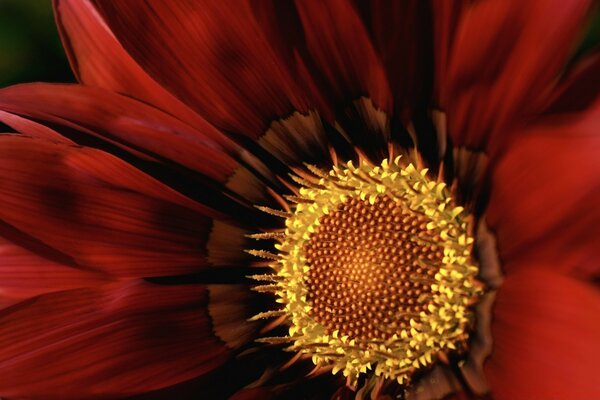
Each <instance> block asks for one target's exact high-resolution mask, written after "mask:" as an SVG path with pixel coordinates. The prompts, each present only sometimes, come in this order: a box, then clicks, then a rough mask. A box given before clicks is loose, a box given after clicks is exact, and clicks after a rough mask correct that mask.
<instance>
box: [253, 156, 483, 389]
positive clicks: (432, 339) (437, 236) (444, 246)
mask: <svg viewBox="0 0 600 400" xmlns="http://www.w3.org/2000/svg"><path fill="white" fill-rule="evenodd" d="M307 168H308V170H309V171H310V172H311V173H312V175H309V174H308V173H304V174H302V177H298V176H296V177H295V178H294V180H295V181H296V182H298V183H299V184H300V185H301V187H300V188H299V189H298V193H299V195H298V196H296V197H295V200H296V201H295V204H294V207H293V209H292V211H293V213H291V214H289V213H287V212H285V213H284V212H279V211H276V210H271V209H265V212H269V213H270V214H274V215H279V216H281V217H283V218H285V231H284V234H283V236H281V237H278V241H279V243H278V244H277V245H276V249H277V254H274V253H270V252H265V251H253V250H251V251H249V252H250V253H251V254H254V255H256V256H258V257H263V258H268V259H271V260H273V261H272V263H271V264H270V265H271V267H272V268H273V269H274V271H275V274H274V275H275V276H277V279H273V280H272V281H273V282H274V283H272V284H269V285H263V286H259V287H257V289H258V290H260V291H273V292H274V293H275V295H276V297H277V302H278V303H281V304H282V305H283V308H282V309H281V310H277V311H274V312H272V315H273V316H280V315H286V316H287V318H288V322H289V341H290V342H291V343H292V344H291V346H290V347H289V349H290V350H292V351H296V352H299V353H303V354H306V355H308V356H310V357H311V358H312V360H313V362H314V363H315V364H316V365H318V366H331V367H332V372H333V373H334V374H336V373H338V372H342V373H343V375H344V376H346V377H348V378H349V379H350V380H351V381H355V380H356V379H357V378H358V376H359V375H360V374H363V373H366V372H367V371H371V370H372V371H373V373H374V374H375V375H377V376H383V377H386V378H390V379H396V380H397V381H398V382H399V383H406V382H408V381H410V378H411V376H412V375H413V373H414V372H415V371H416V370H419V369H421V368H424V367H428V366H430V365H432V364H433V363H435V362H436V361H437V360H438V359H439V357H442V358H444V357H445V353H447V352H451V351H454V350H456V349H461V348H463V347H465V345H466V341H467V339H468V333H469V328H470V325H471V323H472V320H473V312H472V310H471V307H472V304H473V303H474V302H476V300H477V299H478V297H479V296H480V294H481V292H482V289H481V285H480V284H478V282H477V281H476V279H475V276H476V274H477V267H476V266H475V265H474V264H473V263H472V261H471V248H472V244H473V238H472V236H471V235H470V233H469V231H468V228H469V226H468V223H469V221H470V217H469V216H466V215H465V212H464V209H463V208H462V207H457V206H455V205H454V202H453V199H452V198H451V197H450V193H449V191H448V189H447V188H446V185H445V184H444V183H438V182H435V181H431V180H430V179H429V178H428V177H427V170H426V169H419V168H418V167H415V164H414V163H411V162H408V163H404V162H403V160H402V159H401V158H400V157H397V158H396V159H395V160H394V161H393V162H390V161H388V160H384V161H383V162H382V163H381V165H379V166H373V165H370V164H369V163H367V162H366V161H361V162H360V165H359V166H355V165H354V164H353V163H352V162H348V163H347V164H346V166H345V167H333V169H332V170H331V171H329V172H326V171H322V170H320V169H318V168H316V167H314V166H307ZM256 238H257V239H258V238H261V236H256ZM265 238H266V237H265ZM261 280H264V278H262V279H261ZM270 315H271V314H269V313H262V314H260V315H259V316H257V318H263V317H265V318H266V317H268V316H270ZM440 355H441V356H440Z"/></svg>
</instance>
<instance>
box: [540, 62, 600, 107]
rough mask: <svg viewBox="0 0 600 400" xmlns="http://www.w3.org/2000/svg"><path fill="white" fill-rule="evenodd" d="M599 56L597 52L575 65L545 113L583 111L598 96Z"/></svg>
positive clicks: (599, 92)
mask: <svg viewBox="0 0 600 400" xmlns="http://www.w3.org/2000/svg"><path fill="white" fill-rule="evenodd" d="M598 76H600V54H598V52H595V53H593V54H592V55H590V56H588V57H586V58H585V59H583V60H581V61H580V62H578V63H577V65H576V66H575V67H574V68H573V70H572V71H570V73H569V75H568V76H567V77H566V79H564V80H563V82H561V84H560V85H559V87H558V88H557V90H556V93H555V98H554V99H552V101H551V104H550V106H549V107H548V108H547V109H546V110H544V112H545V113H548V114H551V113H561V112H562V113H564V112H576V111H585V109H586V108H588V107H593V104H594V102H596V101H598V97H599V96H600V79H598Z"/></svg>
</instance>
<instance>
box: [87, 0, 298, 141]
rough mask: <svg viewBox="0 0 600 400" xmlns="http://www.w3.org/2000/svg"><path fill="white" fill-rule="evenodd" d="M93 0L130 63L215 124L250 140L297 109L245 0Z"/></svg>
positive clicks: (293, 91) (294, 91) (290, 84)
mask: <svg viewBox="0 0 600 400" xmlns="http://www.w3.org/2000/svg"><path fill="white" fill-rule="evenodd" d="M97 3H98V5H99V9H100V11H101V13H102V14H103V16H104V18H105V20H106V21H107V23H108V25H109V27H110V28H111V29H112V30H113V32H114V33H115V35H116V36H117V38H118V39H119V40H120V41H121V43H122V45H123V46H124V47H125V48H126V49H127V50H128V51H129V52H130V54H131V55H133V57H134V58H135V60H136V61H138V62H139V64H140V65H141V66H142V67H143V68H144V69H145V70H146V71H148V72H149V73H150V74H151V75H152V77H154V78H155V79H156V80H157V81H158V82H160V83H161V84H163V85H165V87H166V88H168V89H169V90H170V91H171V92H172V93H174V94H175V95H176V96H177V97H178V98H179V99H181V100H182V101H184V102H185V103H186V104H188V105H189V106H191V107H192V108H194V109H195V110H196V111H198V112H199V113H200V114H201V115H202V116H204V117H205V118H206V119H207V120H208V121H209V122H211V123H212V124H214V125H215V126H217V127H219V128H221V129H223V130H226V131H233V132H236V133H244V134H248V135H251V136H253V137H256V136H258V135H260V134H261V133H262V132H263V131H264V130H265V129H266V128H267V126H268V123H269V121H271V120H272V119H274V117H276V116H283V115H287V114H289V113H290V112H291V111H292V110H294V109H299V110H302V109H303V108H304V107H302V103H303V102H302V99H301V96H300V93H301V90H299V87H298V86H297V84H296V82H295V81H294V79H293V77H292V76H291V75H290V73H289V71H287V70H286V68H285V67H284V66H283V63H282V62H280V61H279V60H278V58H277V56H276V54H275V52H274V50H273V48H272V46H271V44H270V43H269V41H268V38H267V37H265V35H264V33H263V32H262V30H261V29H260V26H259V25H258V23H257V22H256V20H255V18H254V16H253V13H252V8H251V6H250V4H249V2H240V3H237V4H236V6H235V7H231V6H230V5H229V4H227V3H224V2H222V1H218V0H217V1H203V2H196V1H185V2H175V3H174V2H171V1H166V0H162V1H155V2H152V3H148V2H145V1H141V0H132V1H127V2H113V1H104V0H97Z"/></svg>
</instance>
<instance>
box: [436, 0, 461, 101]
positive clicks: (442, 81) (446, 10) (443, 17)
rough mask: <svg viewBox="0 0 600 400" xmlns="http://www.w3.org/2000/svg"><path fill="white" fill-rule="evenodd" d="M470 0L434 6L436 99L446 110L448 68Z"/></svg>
mask: <svg viewBox="0 0 600 400" xmlns="http://www.w3.org/2000/svg"><path fill="white" fill-rule="evenodd" d="M468 1H469V0H456V1H439V2H436V3H435V4H434V7H433V45H434V57H435V65H434V68H435V74H434V93H435V94H434V101H435V102H436V103H437V105H438V106H441V108H442V109H444V110H446V108H447V104H448V102H449V101H451V99H447V98H446V91H447V86H448V85H447V82H446V80H447V70H448V64H449V62H450V60H449V58H450V52H451V49H452V45H453V43H454V38H455V36H456V29H457V27H458V23H459V20H460V17H461V16H462V13H463V12H464V11H465V9H466V8H467V6H468Z"/></svg>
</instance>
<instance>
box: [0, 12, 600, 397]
mask: <svg viewBox="0 0 600 400" xmlns="http://www.w3.org/2000/svg"><path fill="white" fill-rule="evenodd" d="M53 4H54V9H55V15H56V21H57V24H58V29H59V32H60V34H61V37H62V40H63V44H64V47H65V50H66V52H67V55H68V57H69V60H70V63H71V66H72V68H73V70H74V73H75V75H76V77H77V79H78V81H79V84H43V83H38V84H24V85H17V86H12V87H8V88H4V89H0V122H2V124H3V126H5V127H6V126H7V127H8V128H10V129H11V130H12V131H14V133H6V134H1V135H0V177H1V178H0V204H1V207H0V397H2V398H4V397H6V398H8V399H13V398H14V399H50V400H53V399H73V400H79V399H88V398H89V399H122V398H137V399H140V400H142V399H164V398H178V399H179V398H182V399H185V398H189V399H196V398H199V397H202V398H204V397H207V398H211V397H214V398H224V397H230V396H231V395H233V398H234V399H252V398H264V399H269V398H294V396H295V397H298V398H311V399H312V398H315V399H319V398H329V397H332V396H334V397H335V398H338V397H339V398H344V399H346V398H347V399H351V398H357V399H361V398H366V397H372V398H375V397H377V396H378V395H380V397H378V398H380V399H388V398H391V397H392V393H393V394H394V395H393V396H396V394H400V393H402V394H404V395H406V397H407V398H413V397H414V398H416V399H427V398H428V397H439V396H443V395H446V394H447V393H450V392H452V391H456V390H460V389H465V390H466V391H467V392H468V391H469V388H468V386H469V385H470V384H472V382H473V381H472V379H471V377H470V376H467V375H466V373H465V376H463V377H462V378H460V377H459V376H458V375H456V374H455V373H456V372H457V371H459V370H460V367H459V366H460V365H461V364H460V362H459V361H460V357H463V355H462V354H460V355H459V354H455V353H452V352H450V353H449V354H448V355H446V357H445V358H447V359H448V363H449V365H447V366H446V365H445V366H443V367H440V366H439V365H436V366H434V367H433V368H431V370H430V371H431V372H432V373H431V374H420V372H422V371H419V374H420V375H418V376H417V375H415V377H416V378H417V379H416V380H415V381H414V382H419V379H421V381H420V383H417V384H415V385H414V386H412V388H409V389H408V390H405V389H406V388H405V387H401V386H400V385H397V384H396V383H395V381H394V382H391V381H386V382H384V381H379V382H377V383H375V381H369V382H368V383H367V384H365V386H364V387H359V388H356V389H357V390H355V389H353V388H350V387H348V386H346V383H345V378H344V377H342V376H341V374H339V375H336V376H335V377H332V375H331V373H330V372H331V371H330V370H328V369H327V368H321V367H316V368H315V365H314V364H313V363H312V361H311V360H310V357H306V359H304V358H305V357H302V355H301V354H300V353H297V354H290V353H289V352H284V351H281V347H278V346H274V345H266V344H258V343H256V342H255V339H256V337H257V336H285V335H286V334H288V332H289V329H288V327H287V326H286V322H285V318H286V316H285V315H283V316H281V315H280V314H278V312H277V311H276V312H275V313H273V315H275V316H276V317H277V318H276V319H275V320H268V322H266V323H263V321H254V320H252V321H250V320H249V319H250V318H251V317H252V316H253V315H256V314H257V313H259V312H265V311H268V310H276V309H277V308H278V307H277V304H276V303H275V302H274V301H273V300H274V299H273V297H272V296H263V295H262V294H260V295H259V294H257V293H256V292H254V291H251V290H250V286H253V285H255V284H256V282H255V281H254V280H251V279H249V276H250V275H253V274H265V273H267V272H269V271H270V270H267V268H265V267H266V266H272V262H271V260H270V258H274V257H275V259H277V257H276V256H273V255H272V254H271V253H269V252H267V251H266V250H269V251H276V250H272V246H271V245H272V243H268V242H265V241H256V240H254V238H257V237H260V238H261V239H265V238H267V239H269V240H272V241H275V240H273V239H277V240H278V239H280V237H281V235H285V234H284V233H282V232H284V230H285V226H286V222H284V220H283V219H282V217H284V218H286V217H287V216H288V214H287V213H288V212H290V211H293V204H292V203H294V202H297V201H306V200H305V199H300V198H298V197H296V196H294V195H297V194H298V191H299V189H298V185H300V186H310V185H314V186H317V185H319V183H318V182H316V181H317V180H315V182H312V183H310V185H309V184H306V185H305V184H303V183H302V179H301V178H298V179H296V181H297V182H296V183H294V182H293V181H294V179H293V177H290V173H291V172H298V171H299V172H298V174H299V175H302V171H304V170H305V169H304V167H303V166H302V165H303V163H310V164H314V165H318V166H323V167H324V170H325V171H327V170H329V169H330V168H331V167H332V165H333V166H337V165H341V163H342V162H344V163H345V162H348V161H349V160H351V161H359V160H365V159H369V158H372V160H371V161H373V162H375V163H379V162H380V161H381V160H383V159H387V158H388V157H389V158H390V159H391V158H392V156H393V155H397V154H407V153H410V154H411V157H412V156H414V159H415V160H416V161H415V162H416V163H417V164H419V167H429V169H430V172H429V174H430V175H431V176H436V177H437V178H438V181H444V182H445V183H447V184H448V187H449V188H450V190H451V191H452V195H453V196H455V197H453V198H454V200H455V201H456V202H457V203H459V205H462V206H464V208H465V209H466V210H465V211H466V212H467V213H469V214H470V216H472V217H473V223H474V224H475V225H474V226H480V227H482V226H485V232H486V235H487V237H484V234H483V233H482V231H483V229H481V230H479V231H477V230H476V233H477V235H479V236H478V237H476V238H475V239H476V240H475V243H476V244H475V248H474V250H473V254H474V256H475V258H477V260H476V261H477V262H481V266H482V268H485V267H489V265H484V264H485V263H486V262H488V261H489V260H492V261H491V263H493V264H494V265H493V266H494V267H495V269H498V270H499V269H502V272H503V273H504V277H500V276H499V274H495V273H496V272H497V271H495V270H494V271H493V272H490V270H486V271H484V273H482V274H481V276H480V277H481V279H482V280H483V281H486V279H487V278H489V279H490V281H491V280H492V276H493V282H490V281H486V282H485V283H486V284H488V288H487V290H489V291H490V292H488V293H486V296H485V297H486V299H487V300H489V303H484V302H482V303H480V305H481V304H491V299H493V298H494V296H495V298H496V300H495V303H494V305H493V307H491V308H492V311H491V313H492V314H491V315H489V314H488V315H485V318H480V319H478V320H477V321H476V322H477V324H475V325H476V326H477V328H476V329H477V332H475V333H477V334H479V333H481V335H486V336H485V338H483V339H482V336H478V335H477V334H473V335H472V336H470V337H471V338H476V339H475V340H474V341H477V340H480V341H482V342H483V341H485V344H486V345H487V344H489V343H490V342H492V343H493V345H492V346H493V347H492V350H491V355H490V356H489V358H488V359H487V360H486V361H485V364H484V366H483V367H482V366H481V365H478V366H477V370H480V369H481V370H482V373H485V380H487V382H486V383H485V385H487V384H488V383H489V387H490V388H491V396H492V397H493V398H494V399H496V398H497V399H500V400H503V399H507V400H508V399H520V398H556V399H571V398H600V392H599V389H598V384H597V379H596V377H595V374H597V372H596V371H597V370H598V368H597V367H596V364H597V362H598V360H600V347H599V346H598V337H600V324H599V321H598V318H597V316H598V315H600V294H599V292H598V287H597V285H594V283H593V282H596V281H597V280H598V278H599V277H600V269H599V267H598V259H600V250H599V249H600V241H599V239H600V238H599V236H598V226H600V208H599V207H598V204H600V156H599V155H600V140H599V136H598V131H599V130H600V114H599V110H600V107H599V106H600V103H599V102H598V91H597V88H598V83H597V81H598V80H597V73H598V72H599V67H600V62H599V61H598V60H599V57H598V54H597V52H596V53H594V52H590V54H586V55H585V57H581V59H577V60H575V61H573V60H572V58H571V57H572V55H573V53H574V51H575V48H576V45H577V42H578V40H579V39H581V34H582V31H583V27H584V26H585V24H586V23H587V21H588V19H589V15H590V10H592V8H593V2H592V0H530V1H527V2H522V1H517V0H481V1H469V0H464V1H462V0H460V1H447V2H446V1H439V2H438V1H419V0H414V1H413V0H407V1H393V0H390V1H388V0H373V1H372V2H361V1H353V0H330V1H327V2H320V1H317V0H314V1H313V0H297V1H289V2H282V1H270V0H264V1H262V0H261V1H238V2H236V3H235V4H231V3H230V2H227V1H221V0H202V1H198V0H177V1H172V0H153V1H144V0H127V1H112V0H53ZM569 62H572V63H571V64H569ZM420 164H423V165H420ZM306 168H308V169H311V166H309V165H306ZM313 170H314V169H313ZM436 171H439V174H438V175H436ZM315 174H317V173H316V172H315ZM317 175H318V174H317ZM455 178H456V179H455ZM392 179H394V178H392ZM364 180H365V182H367V183H370V178H369V177H368V176H367V175H366V174H365V175H364ZM457 181H460V182H459V183H457ZM340 185H341V186H342V184H340ZM341 186H340V187H341ZM340 190H341V189H340ZM377 190H379V188H378V187H377ZM257 205H258V206H261V205H268V206H270V207H271V206H273V205H274V206H273V207H272V208H273V209H268V208H263V209H264V210H266V211H268V212H263V210H262V209H261V210H259V208H261V207H258V208H257V207H256V206H257ZM309 207H310V206H309ZM274 208H277V210H275V209H274ZM280 209H283V210H282V211H281V210H280ZM378 212H379V211H378ZM269 213H270V215H269ZM480 218H481V219H480ZM483 218H485V220H483ZM287 222H289V220H288V221H287ZM311 227H312V226H311ZM488 228H489V229H488ZM415 229H416V228H415ZM308 231H309V232H310V229H309V230H308ZM256 233H260V234H261V235H259V236H253V235H250V234H256ZM461 239H462V238H461ZM484 242H485V243H487V244H486V245H485V248H484V247H483V246H484V245H483V244H481V243H484ZM480 244H481V246H482V247H481V248H479V247H477V246H480ZM496 247H497V249H496ZM251 248H254V249H257V250H259V251H258V252H256V254H259V255H263V256H265V258H266V261H265V260H262V259H261V260H259V259H257V258H256V257H251V256H250V254H247V253H246V252H244V250H245V249H251ZM276 249H278V248H277V247H276ZM260 250H264V251H262V252H261V251H260ZM415 250H417V249H416V248H415ZM496 250H497V252H498V257H497V256H496ZM277 251H279V250H277ZM250 253H252V252H250ZM325 254H326V253H325ZM415 254H417V253H416V252H415ZM500 264H501V265H500ZM306 268H308V266H306ZM429 272H430V271H427V273H429ZM263 278H264V276H263ZM269 279H271V280H273V281H275V282H277V279H278V278H273V277H270V278H265V280H266V283H267V285H266V286H263V287H261V288H260V289H259V290H265V291H268V290H270V287H269V286H268V283H269V282H268V280H269ZM465 286H466V285H465ZM491 288H493V290H492V289H491ZM417 294H418V293H417ZM412 300H413V299H411V301H412ZM419 301H421V300H419ZM409 304H412V303H409ZM263 315H264V314H263ZM478 315H479V316H480V317H481V314H478ZM488 319H489V320H490V321H491V333H492V336H493V337H492V338H489V335H487V331H488V330H489V329H488V328H487V325H486V326H485V327H483V328H482V325H485V324H484V322H483V321H487V320H488ZM412 322H413V321H412V320H411V326H412ZM300 328H302V327H300ZM482 331H485V332H482ZM411 334H412V333H411ZM319 345H320V344H319ZM471 346H472V347H471V349H470V350H473V348H474V344H473V342H471ZM475 353H476V351H473V352H472V353H471V354H464V358H465V359H467V360H472V359H474V358H475V356H473V354H475ZM444 354H445V353H444ZM486 354H487V353H486ZM477 357H479V356H477ZM485 357H486V356H485V355H483V356H481V357H480V358H481V360H483V359H485ZM441 358H443V356H441V355H440V359H441ZM477 359H478V360H479V358H477ZM479 364H481V362H480V363H479ZM417 365H418V362H417ZM472 370H474V369H472ZM463 372H464V370H463ZM438 379H442V380H443V381H444V382H441V383H440V382H437V383H436V380H438ZM360 382H361V384H362V383H363V380H362V379H361V380H360ZM414 382H413V383H414ZM369 385H371V386H369ZM485 385H484V386H485ZM463 386H464V387H463ZM384 389H385V390H384ZM388 389H389V393H388V391H386V390H388ZM471 389H472V388H471ZM238 390H240V391H239V392H237V391H238ZM236 392H237V394H236ZM482 392H483V391H482ZM371 393H374V394H373V395H372V396H371ZM454 396H456V397H455V398H465V397H466V396H467V394H464V393H463V394H454Z"/></svg>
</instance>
